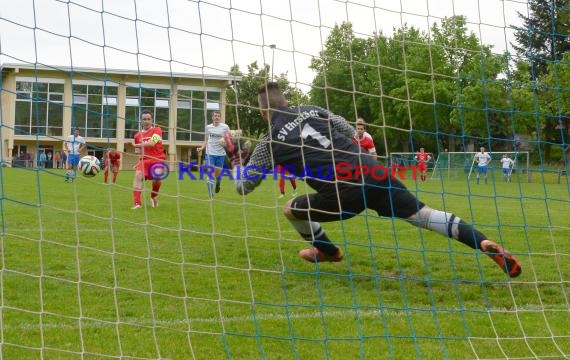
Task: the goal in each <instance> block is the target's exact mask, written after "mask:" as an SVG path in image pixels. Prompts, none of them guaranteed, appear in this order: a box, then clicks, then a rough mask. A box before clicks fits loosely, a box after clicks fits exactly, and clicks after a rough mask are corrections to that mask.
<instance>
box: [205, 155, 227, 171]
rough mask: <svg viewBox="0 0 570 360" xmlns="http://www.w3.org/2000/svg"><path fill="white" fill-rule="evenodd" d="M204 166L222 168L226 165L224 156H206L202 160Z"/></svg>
mask: <svg viewBox="0 0 570 360" xmlns="http://www.w3.org/2000/svg"><path fill="white" fill-rule="evenodd" d="M204 162H205V163H206V165H210V166H214V167H218V168H223V167H224V165H225V163H226V155H208V154H206V157H205V158H204Z"/></svg>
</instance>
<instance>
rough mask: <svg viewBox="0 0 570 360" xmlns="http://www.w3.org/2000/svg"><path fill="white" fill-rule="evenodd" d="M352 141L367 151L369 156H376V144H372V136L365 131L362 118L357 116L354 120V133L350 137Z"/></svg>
mask: <svg viewBox="0 0 570 360" xmlns="http://www.w3.org/2000/svg"><path fill="white" fill-rule="evenodd" d="M352 142H353V143H355V144H357V145H358V146H360V147H361V148H362V149H363V150H365V151H366V152H368V154H369V155H370V156H374V157H376V146H375V145H374V140H372V136H371V135H370V134H369V133H367V132H366V128H365V126H364V119H362V118H359V119H358V120H357V121H356V135H354V137H353V138H352Z"/></svg>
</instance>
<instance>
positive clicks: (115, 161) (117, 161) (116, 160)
mask: <svg viewBox="0 0 570 360" xmlns="http://www.w3.org/2000/svg"><path fill="white" fill-rule="evenodd" d="M103 161H104V162H105V172H104V173H103V175H104V176H105V184H106V183H107V179H108V177H109V168H110V169H111V171H112V172H113V183H116V182H117V175H119V167H120V165H121V153H120V152H118V151H117V150H115V149H113V148H108V149H107V151H106V152H105V156H104V157H103Z"/></svg>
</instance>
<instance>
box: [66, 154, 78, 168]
mask: <svg viewBox="0 0 570 360" xmlns="http://www.w3.org/2000/svg"><path fill="white" fill-rule="evenodd" d="M67 164H68V165H72V166H77V164H79V154H69V155H67Z"/></svg>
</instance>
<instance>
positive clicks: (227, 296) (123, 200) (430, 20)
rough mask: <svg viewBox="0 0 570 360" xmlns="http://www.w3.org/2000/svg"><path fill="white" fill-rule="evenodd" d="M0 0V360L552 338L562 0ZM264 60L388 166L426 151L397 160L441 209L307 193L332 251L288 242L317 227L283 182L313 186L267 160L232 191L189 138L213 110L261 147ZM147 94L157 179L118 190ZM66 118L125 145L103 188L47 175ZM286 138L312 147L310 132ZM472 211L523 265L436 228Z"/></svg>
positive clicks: (469, 350)
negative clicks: (321, 199)
mask: <svg viewBox="0 0 570 360" xmlns="http://www.w3.org/2000/svg"><path fill="white" fill-rule="evenodd" d="M0 5H1V6H0V9H1V10H0V67H1V72H0V79H1V88H0V105H1V113H0V155H1V156H0V162H1V163H0V165H1V166H0V221H1V226H2V231H1V233H0V358H2V359H378V358H380V359H384V358H385V359H417V358H429V359H463V358H469V359H481V360H482V359H489V360H490V359H568V358H569V357H570V327H569V326H568V324H570V242H569V241H568V239H570V226H569V222H568V201H569V198H570V192H569V188H570V181H569V178H568V172H567V171H568V170H569V169H568V164H569V162H570V150H569V149H570V147H569V146H568V145H569V144H570V141H569V132H568V131H569V129H570V123H569V121H568V119H569V118H570V117H569V116H568V109H570V100H569V97H568V94H570V89H569V88H568V86H569V85H568V84H570V67H569V66H570V65H569V64H570V57H569V55H568V54H569V53H568V49H569V47H568V36H567V30H566V31H565V30H563V29H567V28H568V27H567V19H568V13H569V11H570V8H569V5H568V2H567V1H559V0H557V1H547V2H545V1H538V0H528V1H519V0H516V1H515V0H488V1H456V0H447V1H428V0H410V1H372V0H347V1H339V0H288V1H275V0H260V1H243V0H212V1H199V0H166V1H157V0H135V1H102V0H74V1H61V0H18V1H7V0H0ZM561 29H562V30H561ZM268 80H274V81H276V82H277V83H278V84H279V86H280V88H281V89H282V90H283V91H284V95H285V97H286V100H287V102H288V104H289V106H291V107H296V106H298V105H300V104H314V105H316V106H319V107H321V108H325V109H327V110H329V111H331V112H332V113H334V114H338V115H341V116H343V117H345V118H346V119H347V121H348V122H349V123H351V124H353V125H356V121H357V119H358V118H359V117H362V118H363V119H364V120H365V131H366V132H367V133H368V134H369V135H370V136H371V138H372V139H373V141H374V145H375V149H376V153H377V156H378V157H379V158H380V159H382V160H383V161H384V160H386V162H389V161H394V162H396V161H397V162H399V163H404V164H411V165H413V164H415V163H414V160H413V153H412V152H411V151H412V150H416V149H419V148H420V147H425V149H426V150H429V151H431V152H433V154H432V159H431V160H430V161H429V162H428V170H429V172H430V174H429V176H430V177H431V178H432V179H435V180H436V181H424V182H422V181H416V180H413V179H411V178H410V177H409V176H404V177H401V178H400V180H401V183H402V184H403V185H404V186H405V187H406V188H407V189H408V190H409V191H410V192H411V193H412V194H413V195H414V196H416V197H417V198H418V199H419V200H420V201H422V202H423V203H425V204H428V205H429V207H431V208H433V209H436V210H437V211H433V212H429V211H424V212H422V213H421V214H420V215H419V216H418V217H417V218H416V220H415V221H410V222H408V221H405V220H403V219H401V218H389V217H385V216H379V215H378V213H376V212H375V211H372V210H365V211H362V212H359V211H352V210H353V209H348V208H347V207H345V206H344V205H345V204H343V207H342V208H343V210H345V212H344V213H343V214H337V213H336V212H334V211H330V209H326V211H324V212H320V215H321V216H323V215H322V214H323V213H326V214H328V215H329V220H338V221H332V222H322V223H321V224H320V226H321V227H322V229H324V230H325V231H326V236H328V238H330V240H331V241H332V242H333V243H334V244H335V245H337V246H338V247H339V248H341V249H342V251H343V252H344V259H343V260H342V261H339V262H317V263H313V262H308V261H305V260H304V259H303V258H301V257H300V256H299V252H300V251H301V250H305V249H309V248H311V247H312V246H311V245H312V244H311V243H309V242H308V241H306V240H305V239H303V237H301V236H300V235H299V231H301V232H302V233H303V234H304V235H305V237H307V238H308V237H310V236H317V237H319V239H321V240H322V236H323V235H322V234H321V233H320V231H319V229H320V228H319V226H318V225H317V224H314V223H313V224H311V226H310V227H307V226H306V225H307V224H306V223H304V222H302V223H295V224H293V225H294V226H293V225H292V224H291V222H290V221H289V220H287V218H286V217H285V216H284V214H283V211H284V210H283V209H284V208H285V209H289V205H287V204H288V201H289V200H291V199H292V198H294V197H295V196H301V198H300V200H297V202H296V203H293V204H296V205H298V204H300V203H301V202H302V201H305V199H309V200H310V201H308V203H309V204H311V206H314V202H313V201H314V197H313V196H309V197H307V195H311V194H313V193H314V190H313V189H311V188H309V187H308V184H307V183H306V182H304V181H301V180H299V179H297V181H296V182H295V183H293V182H292V181H291V180H292V179H290V178H287V179H285V181H284V183H283V184H280V182H279V181H278V177H273V176H271V175H270V176H269V177H268V178H267V179H266V180H265V181H262V182H261V184H260V186H259V187H257V188H256V189H255V191H253V192H252V193H251V194H248V195H247V196H242V195H240V194H238V193H237V192H236V190H235V186H234V181H233V179H231V178H230V173H229V172H227V171H223V172H222V176H221V182H220V183H219V186H218V184H216V182H215V181H214V180H210V179H209V177H208V175H207V172H206V169H207V168H206V167H204V166H203V165H208V166H209V165H210V162H205V158H204V155H205V154H204V152H206V151H210V150H209V149H206V151H202V152H200V151H198V150H199V149H201V148H202V146H203V144H204V141H205V140H208V139H209V137H210V135H209V134H207V132H208V131H209V130H207V129H208V128H207V125H208V124H211V123H212V122H213V121H214V119H216V117H217V116H218V112H219V115H220V116H221V121H222V122H225V123H226V124H227V125H228V126H229V127H230V128H231V129H232V130H236V129H240V130H242V132H243V133H242V137H241V139H240V141H241V142H240V145H239V146H240V149H241V150H243V148H242V147H245V146H247V144H248V143H251V145H252V150H253V148H254V147H255V146H256V145H258V144H259V141H260V137H261V136H263V135H264V134H265V133H266V132H267V131H268V123H267V121H265V120H263V118H262V117H261V116H260V111H259V110H260V109H259V108H258V94H257V90H258V88H259V86H260V85H262V84H264V83H265V82H266V81H268ZM282 104H283V102H282ZM144 110H150V113H147V112H143V111H144ZM149 115H151V117H152V122H153V123H154V125H155V127H153V128H152V131H153V133H152V136H151V135H150V133H145V134H146V135H145V136H142V137H141V138H142V139H141V141H145V144H146V145H144V146H145V148H144V149H146V147H150V146H149V145H152V147H153V149H157V148H155V146H156V145H153V144H162V147H163V149H164V152H163V153H164V156H165V159H164V162H161V166H160V168H154V170H153V171H154V172H153V174H154V175H153V176H158V175H160V176H161V177H162V183H161V184H160V187H158V186H159V184H158V183H153V182H152V181H142V185H141V188H140V189H139V187H138V182H137V181H135V177H136V176H137V174H136V172H135V170H134V168H135V166H136V165H137V164H138V161H139V156H140V155H143V154H145V153H146V151H147V150H142V152H141V151H139V150H140V148H141V145H140V144H137V147H134V146H133V141H134V137H135V134H136V133H137V132H139V131H140V130H141V129H146V131H148V129H147V128H146V125H145V124H143V120H142V119H143V117H144V118H145V119H146V120H145V121H146V122H148V117H149ZM335 124H337V123H336V122H335ZM287 126H288V129H285V130H286V131H285V133H287V134H289V131H291V129H295V127H294V125H293V124H288V125H287ZM75 128H79V129H78V130H79V132H80V136H82V137H83V138H84V139H85V141H86V148H85V149H81V150H78V151H80V152H81V156H85V155H87V154H90V155H94V156H96V157H98V158H100V159H101V158H102V157H103V156H104V154H105V151H106V150H107V149H109V148H113V149H117V150H118V151H119V152H120V154H121V159H120V164H119V165H118V167H119V172H118V174H117V177H116V179H115V180H116V181H114V180H113V179H114V175H113V172H112V170H113V166H112V164H107V165H108V166H106V169H108V170H109V171H110V173H108V175H107V182H106V183H105V181H104V180H105V175H104V174H103V173H100V174H98V175H96V176H94V177H85V176H82V175H77V177H74V175H73V173H72V172H70V173H67V172H66V169H65V166H66V165H65V161H64V156H65V155H67V154H66V152H65V151H64V140H67V139H68V137H69V136H72V139H74V138H73V133H74V129H75ZM158 129H161V132H162V134H161V135H160V134H158ZM218 129H219V128H218ZM345 130H347V129H345ZM154 131H157V133H156V134H155V133H154ZM281 134H283V133H281ZM301 134H302V135H301V136H305V135H306V136H307V139H308V138H309V137H310V138H311V139H312V140H311V141H315V144H316V142H317V140H316V139H320V142H319V144H316V146H317V147H318V146H322V149H321V148H318V150H319V151H324V152H328V151H330V150H331V148H330V147H327V144H328V143H327V140H328V138H327V136H328V135H330V133H329V134H321V133H319V132H318V131H316V130H315V129H312V128H311V129H308V131H305V132H304V133H301ZM154 135H156V136H154ZM218 135H220V134H218ZM309 135H310V136H309ZM211 137H212V138H214V137H215V136H214V135H211ZM137 138H138V137H137ZM307 139H304V140H307ZM309 140H310V139H309ZM70 142H71V143H72V144H75V142H73V140H70ZM151 142H152V143H151ZM68 143H69V142H68ZM218 146H222V143H221V142H220V141H219V139H218V140H217V142H216V146H215V147H218ZM481 146H485V147H486V148H487V149H490V151H491V156H492V163H491V167H490V168H489V172H488V177H489V181H488V183H487V184H484V183H483V182H481V183H480V184H478V185H476V183H475V182H474V181H466V179H467V178H468V177H469V172H470V171H472V174H471V177H472V178H473V175H474V172H475V170H476V169H473V170H472V169H471V168H472V167H473V153H469V152H458V151H460V150H476V149H479V148H480V147H481ZM317 147H316V148H314V149H313V148H311V150H314V151H317ZM291 149H293V148H292V147H291ZM295 149H297V150H298V147H297V148H295ZM305 149H306V148H305ZM507 149H508V150H516V152H512V151H509V152H507V153H508V154H510V156H511V158H512V159H513V160H514V162H515V165H514V167H513V170H512V182H506V181H504V179H503V177H502V173H501V168H500V165H499V161H498V160H499V159H500V157H501V156H502V154H503V152H502V151H503V150H507ZM291 151H293V150H291ZM157 152H159V150H157ZM327 154H328V153H327ZM336 154H337V152H335V156H336ZM343 154H344V152H343ZM155 155H158V156H160V157H162V155H163V154H162V153H157V154H155ZM209 155H210V154H209ZM241 155H243V156H244V158H246V157H247V155H248V154H247V153H246V152H242V153H241ZM266 155H267V154H266ZM269 157H271V155H269ZM72 158H73V157H72ZM252 158H253V156H252ZM263 158H264V159H266V158H267V157H263ZM291 158H295V159H299V158H302V157H301V156H298V157H294V156H291ZM209 159H210V158H209ZM258 159H259V158H258ZM67 160H70V159H69V157H68V158H67ZM210 160H211V159H210ZM230 160H231V159H226V161H228V162H229V161H230ZM254 160H255V159H254ZM70 162H71V161H70ZM285 165H286V164H285ZM529 169H530V170H529ZM408 174H410V173H408V172H407V173H404V175H408ZM530 174H533V176H532V181H531V182H528V179H529V178H528V176H530ZM66 180H67V181H66ZM139 180H140V179H139ZM339 183H340V182H339ZM394 186H398V187H399V186H400V185H399V183H393V182H392V183H389V185H387V186H385V187H383V188H382V189H380V190H379V192H381V193H384V191H388V190H390V191H392V190H394ZM331 188H332V186H331ZM139 191H140V193H139ZM370 192H375V191H370ZM156 193H158V198H153V199H154V200H151V196H153V195H155V194H156ZM396 193H397V191H396ZM139 194H140V196H141V200H140V206H139V207H135V209H134V210H131V208H133V206H134V205H135V204H137V196H138V195H139ZM328 195H329V197H328V199H331V201H330V206H331V207H333V208H334V206H335V204H337V203H338V201H337V199H336V196H335V195H336V194H335V193H332V194H328ZM363 196H364V195H363ZM373 200H374V201H375V200H378V199H377V198H373V197H370V196H369V195H368V194H366V196H365V201H366V204H365V205H367V206H370V207H373V206H377V205H378V204H379V203H383V204H389V205H385V207H384V208H383V210H385V211H386V212H385V213H383V214H384V215H385V214H390V211H391V210H394V211H396V210H402V209H395V208H394V207H393V204H392V202H393V200H394V199H393V198H391V197H389V196H386V197H385V198H383V199H381V200H382V201H378V202H374V203H372V201H373ZM396 202H398V201H396ZM351 203H352V205H355V206H357V207H359V208H360V207H361V205H362V204H361V202H360V201H356V199H354V201H351ZM416 206H417V204H413V207H411V208H409V209H406V211H408V212H413V211H414V210H416V209H417V208H416ZM297 210H298V209H297ZM348 210H351V211H348ZM357 210H359V209H357ZM294 212H295V213H297V214H298V212H296V211H294ZM355 212H358V213H357V214H355ZM428 212H429V214H427V213H428ZM451 213H452V214H454V215H455V216H454V217H453V218H452V217H450V216H447V217H446V215H445V214H451ZM331 214H332V215H331ZM459 218H460V219H461V220H462V221H463V222H464V224H463V223H459V220H458V219H459ZM446 219H447V221H446ZM452 219H453V220H452ZM411 223H412V224H417V225H425V228H424V227H423V226H414V225H412V224H411ZM471 226H472V227H473V228H475V229H477V231H478V232H480V233H482V234H484V236H485V237H488V238H489V239H490V240H493V241H494V242H496V243H497V244H499V245H500V246H502V247H504V248H505V249H507V250H508V251H509V252H511V253H512V254H513V255H514V256H516V258H517V259H518V260H519V261H520V263H521V267H522V274H520V276H518V277H510V276H508V275H507V274H505V272H504V271H502V269H501V268H500V267H499V266H497V265H496V263H495V262H494V261H493V260H492V259H490V258H489V256H487V254H485V253H484V252H483V251H480V250H475V249H472V248H470V247H469V246H466V245H465V244H464V243H462V242H460V241H456V240H454V239H448V238H447V237H446V236H442V235H441V234H448V233H451V234H452V235H454V236H460V237H462V239H463V240H465V238H469V237H471V236H478V232H477V233H476V232H473V231H470V230H469V229H471ZM427 228H431V229H435V230H436V231H429V230H428V229H427ZM298 229H301V230H299V231H298ZM303 231H304V232H303ZM308 233H311V234H310V235H308ZM494 250H500V249H499V248H495V249H494ZM338 254H339V253H336V254H335V255H334V256H338ZM493 254H495V253H493ZM493 254H490V255H493ZM495 255H496V254H495ZM321 256H322V255H321ZM330 256H333V255H330ZM328 259H331V258H328ZM502 259H503V257H502V255H496V256H495V260H496V261H498V262H501V261H502ZM332 260H338V257H335V258H332Z"/></svg>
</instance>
